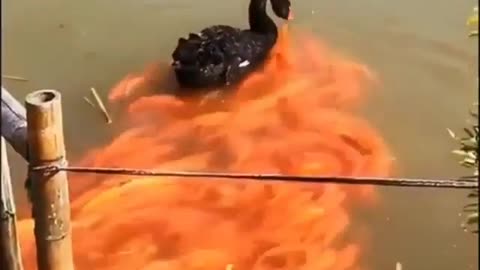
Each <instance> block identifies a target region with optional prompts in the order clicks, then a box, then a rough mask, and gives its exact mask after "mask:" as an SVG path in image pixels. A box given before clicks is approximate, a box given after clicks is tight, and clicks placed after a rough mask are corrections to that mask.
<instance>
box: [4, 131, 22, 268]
mask: <svg viewBox="0 0 480 270" xmlns="http://www.w3.org/2000/svg"><path fill="white" fill-rule="evenodd" d="M0 147H1V151H2V180H1V183H0V217H1V218H0V266H1V267H0V268H1V269H5V270H22V269H23V265H22V257H21V253H20V244H19V241H18V234H17V219H16V211H15V202H14V197H13V192H12V182H11V178H10V167H9V165H8V159H7V149H6V144H5V139H4V138H3V136H2V141H1V145H0Z"/></svg>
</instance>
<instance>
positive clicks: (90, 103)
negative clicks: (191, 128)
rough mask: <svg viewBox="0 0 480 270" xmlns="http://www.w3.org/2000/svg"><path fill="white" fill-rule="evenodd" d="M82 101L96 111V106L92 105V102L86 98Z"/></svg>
mask: <svg viewBox="0 0 480 270" xmlns="http://www.w3.org/2000/svg"><path fill="white" fill-rule="evenodd" d="M83 100H85V102H87V103H88V105H90V106H92V108H94V109H97V106H95V104H93V102H92V101H91V100H90V99H88V98H87V97H83Z"/></svg>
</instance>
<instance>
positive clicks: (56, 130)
mask: <svg viewBox="0 0 480 270" xmlns="http://www.w3.org/2000/svg"><path fill="white" fill-rule="evenodd" d="M25 105H26V110H27V133H28V136H27V138H28V146H29V147H28V148H29V161H30V166H31V167H38V166H48V165H59V166H64V165H65V164H66V156H65V145H64V139H63V123H62V104H61V95H60V93H59V92H57V91H55V90H39V91H36V92H33V93H31V94H29V95H27V97H26V99H25ZM30 177H31V180H32V190H31V193H32V210H33V211H32V214H33V218H34V221H35V229H34V231H35V241H36V248H37V264H38V270H73V269H74V266H73V255H72V236H71V228H70V202H69V194H68V182H67V175H66V172H56V173H53V174H51V173H45V172H42V171H37V170H35V171H33V170H32V171H30Z"/></svg>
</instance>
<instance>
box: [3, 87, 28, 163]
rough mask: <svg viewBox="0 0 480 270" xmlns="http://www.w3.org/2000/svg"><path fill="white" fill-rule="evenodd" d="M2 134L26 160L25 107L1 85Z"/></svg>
mask: <svg viewBox="0 0 480 270" xmlns="http://www.w3.org/2000/svg"><path fill="white" fill-rule="evenodd" d="M2 136H3V137H4V138H5V140H7V142H8V143H9V144H10V145H11V146H12V147H13V149H15V151H16V152H17V153H19V154H20V155H21V156H22V157H23V158H24V159H25V160H27V161H28V156H27V155H28V151H27V116H26V112H25V108H24V107H23V106H22V104H20V102H18V100H16V99H15V98H14V97H13V96H12V95H11V94H10V93H9V92H8V91H7V89H5V88H3V86H2Z"/></svg>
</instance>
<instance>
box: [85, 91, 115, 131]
mask: <svg viewBox="0 0 480 270" xmlns="http://www.w3.org/2000/svg"><path fill="white" fill-rule="evenodd" d="M90 92H91V93H92V95H93V97H94V98H95V101H96V102H97V105H98V108H99V109H100V110H101V111H102V113H103V116H105V120H106V121H107V124H111V123H112V118H111V117H110V114H109V113H108V111H107V109H106V108H105V105H104V104H103V102H102V100H101V99H100V96H99V95H98V93H97V90H95V88H93V87H90ZM85 100H87V98H85ZM88 101H90V100H88ZM88 101H87V102H88ZM89 103H92V102H91V101H90V102H89ZM92 104H93V103H92Z"/></svg>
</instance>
